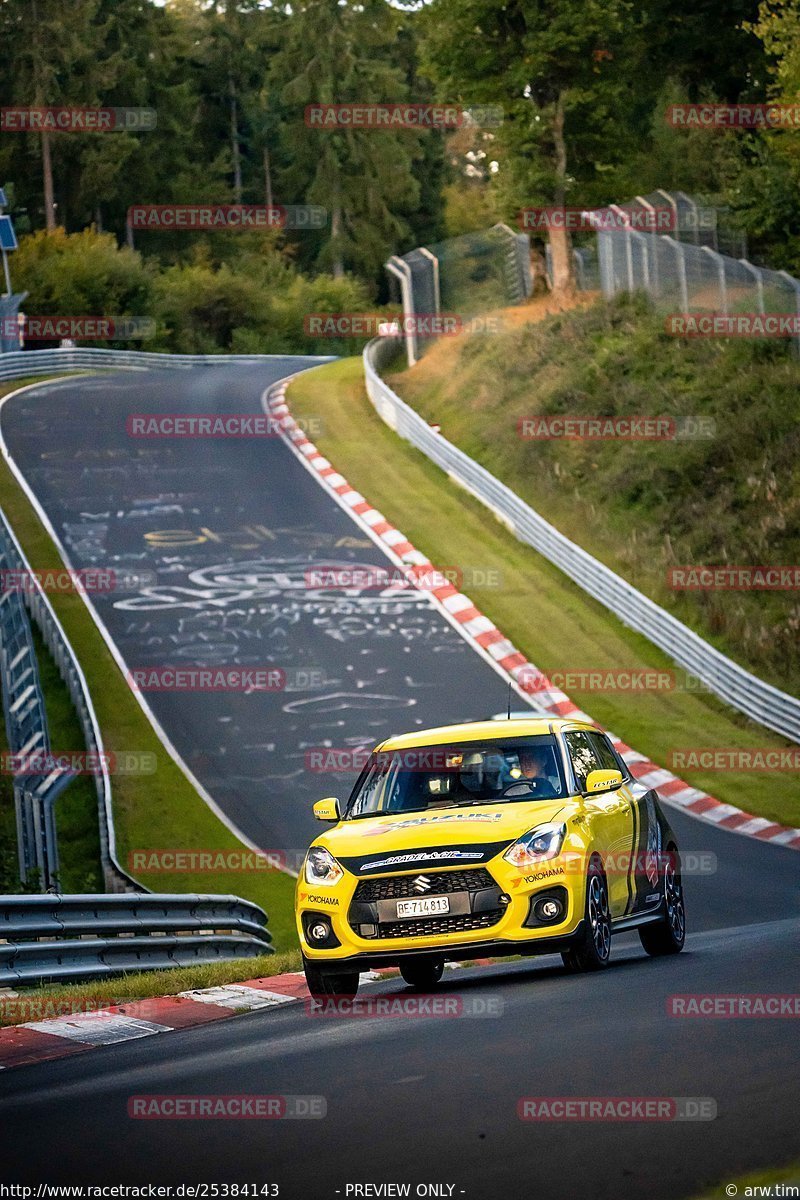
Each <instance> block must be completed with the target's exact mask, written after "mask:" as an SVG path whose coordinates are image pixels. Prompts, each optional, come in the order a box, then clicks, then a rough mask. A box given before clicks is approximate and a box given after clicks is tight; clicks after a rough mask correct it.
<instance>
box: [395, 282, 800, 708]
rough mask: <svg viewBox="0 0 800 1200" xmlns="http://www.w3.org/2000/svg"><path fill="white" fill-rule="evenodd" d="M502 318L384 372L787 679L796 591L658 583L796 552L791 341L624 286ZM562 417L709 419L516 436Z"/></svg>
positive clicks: (556, 512) (705, 628) (701, 627)
mask: <svg viewBox="0 0 800 1200" xmlns="http://www.w3.org/2000/svg"><path fill="white" fill-rule="evenodd" d="M527 312H528V313H529V315H530V317H531V318H535V317H539V316H541V315H542V314H541V310H540V308H537V307H536V306H533V307H532V308H531V309H528V310H527ZM518 313H519V314H520V315H523V316H524V314H525V313H526V309H522V310H518ZM512 319H514V320H515V323H514V324H513V325H510V327H509V328H508V329H506V331H504V332H502V333H500V334H499V335H497V336H492V337H481V336H473V337H471V338H467V337H464V338H458V339H446V338H445V339H442V340H440V342H439V343H438V344H437V345H435V346H434V347H433V348H432V349H431V350H430V351H429V352H428V354H426V355H425V357H424V358H423V359H422V361H421V362H420V363H419V364H418V365H417V366H416V367H414V368H413V369H412V370H411V371H402V372H399V371H398V372H397V373H395V374H393V375H392V376H390V377H389V382H390V383H391V384H392V386H393V387H394V388H395V390H396V391H398V392H399V394H400V395H401V396H402V397H403V398H404V399H405V400H407V401H408V402H409V403H410V404H411V405H412V406H413V407H414V408H415V409H416V410H417V411H418V412H419V413H420V414H421V415H422V416H423V417H425V419H426V420H428V421H432V422H434V421H435V422H437V423H438V424H440V426H441V428H442V432H443V433H444V435H445V436H446V437H447V438H448V439H449V440H450V441H452V442H454V443H455V444H456V445H457V446H459V447H460V448H461V449H462V450H465V451H466V453H467V454H469V455H471V456H472V457H473V458H475V459H477V460H478V461H479V462H480V463H482V464H483V465H484V466H485V467H487V469H488V470H490V471H491V472H492V473H493V474H494V475H496V476H498V477H499V478H500V479H502V480H503V482H504V483H507V484H508V485H509V487H511V488H513V489H514V491H515V492H517V494H518V495H520V496H522V498H523V499H525V500H527V501H528V503H529V504H531V505H532V506H533V507H534V508H535V509H536V510H537V511H538V512H540V513H542V515H543V516H544V517H546V518H547V520H548V521H550V522H552V524H554V525H555V526H556V528H557V529H559V530H560V531H561V532H562V533H564V534H566V536H567V537H569V538H570V539H571V540H572V541H574V542H577V543H578V544H579V545H581V546H583V547H584V548H585V549H586V550H588V551H589V552H590V553H591V554H593V555H595V556H596V557H597V558H599V559H601V560H602V561H603V562H605V563H606V564H607V565H608V566H610V567H611V568H613V569H614V570H615V571H617V572H618V573H619V574H620V575H622V576H623V578H625V579H628V580H630V581H631V582H632V583H634V584H635V585H636V587H638V588H639V589H640V590H642V591H643V592H645V594H647V595H648V596H650V597H651V598H652V599H653V600H655V601H656V602H657V603H658V604H661V605H662V606H664V607H665V608H667V609H668V610H669V611H670V612H673V613H674V614H675V615H676V616H677V617H679V618H680V619H681V620H682V621H684V622H685V623H687V624H688V625H690V626H691V627H692V628H693V629H696V630H697V632H698V633H700V634H701V636H703V637H704V638H706V639H707V640H710V641H711V642H712V643H713V644H714V645H716V646H718V647H719V648H720V649H721V650H722V651H723V652H724V653H726V654H728V655H729V656H731V657H732V658H734V659H736V660H737V661H739V662H741V663H742V664H743V665H745V666H746V667H748V668H749V669H750V670H752V671H754V672H755V673H756V674H758V675H760V676H761V677H762V678H764V679H766V680H768V681H769V682H770V683H772V684H774V685H776V686H778V687H780V688H782V689H784V690H787V691H789V692H791V693H794V694H797V691H798V687H799V686H800V636H799V635H800V593H798V592H797V591H783V592H777V591H773V592H763V591H762V592H756V591H713V592H712V591H705V592H676V591H674V590H673V589H672V588H671V587H669V585H668V582H667V572H668V569H669V568H670V567H672V566H676V565H687V564H698V563H699V564H725V563H728V564H732V565H737V566H739V565H759V564H773V565H776V566H790V565H795V564H798V563H800V421H798V406H797V390H798V383H800V370H799V369H798V362H797V359H796V358H794V357H792V354H791V350H790V348H789V346H788V345H787V343H786V342H785V341H772V342H761V343H758V342H753V341H743V340H730V339H729V340H710V339H702V338H700V339H695V340H687V339H685V338H677V337H670V336H668V335H667V334H666V333H665V332H664V318H663V315H662V316H659V315H657V314H654V313H653V312H652V311H651V309H650V308H649V307H648V306H647V305H646V304H645V303H644V301H640V300H630V299H622V300H618V301H615V302H614V303H612V304H608V303H606V302H604V301H598V302H596V303H594V304H591V305H588V306H584V307H582V308H580V309H576V310H573V311H569V312H563V313H559V314H557V315H550V316H546V317H545V318H544V319H543V320H532V319H529V320H528V321H527V323H525V324H522V323H521V322H520V320H519V319H518V317H514V318H512V317H511V316H509V320H512ZM573 414H582V415H585V416H604V417H612V416H613V417H627V416H634V415H650V416H665V417H667V418H672V419H674V420H675V421H676V422H680V421H681V420H684V419H686V418H695V419H701V420H705V421H709V422H714V423H715V426H716V432H715V433H714V436H713V437H699V438H694V439H691V438H690V439H686V440H680V441H675V440H667V441H665V440H658V441H642V440H637V441H633V440H627V441H625V440H620V439H615V440H606V441H599V440H583V441H567V440H565V439H563V438H560V439H556V440H551V441H533V440H530V439H524V438H522V437H520V435H519V432H518V422H519V421H520V419H524V418H529V417H534V416H556V415H558V416H565V415H573ZM695 428H697V427H696V426H695Z"/></svg>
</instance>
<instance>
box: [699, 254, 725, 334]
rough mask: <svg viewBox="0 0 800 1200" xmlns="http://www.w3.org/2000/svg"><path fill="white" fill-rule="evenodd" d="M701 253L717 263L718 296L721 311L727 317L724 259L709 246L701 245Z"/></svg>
mask: <svg viewBox="0 0 800 1200" xmlns="http://www.w3.org/2000/svg"><path fill="white" fill-rule="evenodd" d="M700 253H701V254H707V255H708V256H709V258H710V259H711V260H712V261H713V262H715V263H716V264H717V279H718V281H719V298H720V303H721V305H722V312H723V313H724V314H725V316H726V317H727V315H728V282H727V280H726V278H725V259H724V258H723V257H722V255H721V254H720V253H719V252H718V251H717V250H712V249H711V247H710V246H701V247H700Z"/></svg>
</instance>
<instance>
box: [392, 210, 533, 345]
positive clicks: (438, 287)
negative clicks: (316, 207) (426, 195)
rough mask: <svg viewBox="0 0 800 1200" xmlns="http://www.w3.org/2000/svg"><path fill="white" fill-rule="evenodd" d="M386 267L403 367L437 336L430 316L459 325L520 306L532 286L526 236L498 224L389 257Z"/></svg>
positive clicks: (434, 324) (528, 244)
mask: <svg viewBox="0 0 800 1200" xmlns="http://www.w3.org/2000/svg"><path fill="white" fill-rule="evenodd" d="M386 269H387V271H388V272H389V276H390V279H391V281H392V290H393V293H394V299H395V300H399V301H400V302H401V303H402V306H403V318H404V330H403V332H404V337H405V349H406V357H407V359H408V364H409V366H413V365H414V363H415V362H416V361H417V359H418V358H420V357H421V355H422V354H424V352H425V350H426V348H427V346H428V345H429V343H430V342H431V341H433V340H434V339H435V338H436V336H437V332H436V330H437V329H438V328H440V326H437V325H436V323H435V322H434V321H433V320H432V318H435V317H441V318H443V319H452V320H454V321H455V322H456V323H458V324H459V325H460V324H462V323H463V322H467V321H470V320H471V319H473V318H475V317H477V316H479V315H480V314H482V313H487V312H491V311H492V310H493V309H497V308H505V307H506V306H508V305H512V304H521V303H522V301H523V300H525V299H526V298H527V297H528V296H529V295H530V294H531V291H532V288H533V280H532V275H531V262H530V242H529V239H528V235H527V234H525V233H515V232H514V230H513V229H511V228H510V227H509V226H508V225H502V224H498V225H493V226H492V228H491V229H487V230H481V231H479V232H477V233H467V234H463V235H462V236H461V237H456V238H448V239H447V240H446V241H443V242H437V243H434V244H433V245H431V246H422V247H419V248H418V249H416V250H411V251H409V253H408V254H404V255H403V256H402V257H399V256H397V255H393V256H392V257H391V258H390V259H389V261H388V262H387V264H386Z"/></svg>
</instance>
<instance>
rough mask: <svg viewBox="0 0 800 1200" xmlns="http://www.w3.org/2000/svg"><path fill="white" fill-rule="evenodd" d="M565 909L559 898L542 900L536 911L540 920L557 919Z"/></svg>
mask: <svg viewBox="0 0 800 1200" xmlns="http://www.w3.org/2000/svg"><path fill="white" fill-rule="evenodd" d="M563 911H564V909H563V905H562V904H561V902H560V901H559V900H540V901H539V903H538V904H537V905H536V907H535V908H534V912H535V913H536V915H537V917H538V918H539V920H540V921H555V920H556V918H558V917H560V916H561V914H562V912H563Z"/></svg>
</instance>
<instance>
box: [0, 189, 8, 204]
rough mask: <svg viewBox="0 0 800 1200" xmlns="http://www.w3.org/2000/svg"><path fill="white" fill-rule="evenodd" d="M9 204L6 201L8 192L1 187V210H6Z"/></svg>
mask: <svg viewBox="0 0 800 1200" xmlns="http://www.w3.org/2000/svg"><path fill="white" fill-rule="evenodd" d="M6 204H8V201H7V200H6V190H5V188H1V187H0V208H4V207H5V206H6Z"/></svg>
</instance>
